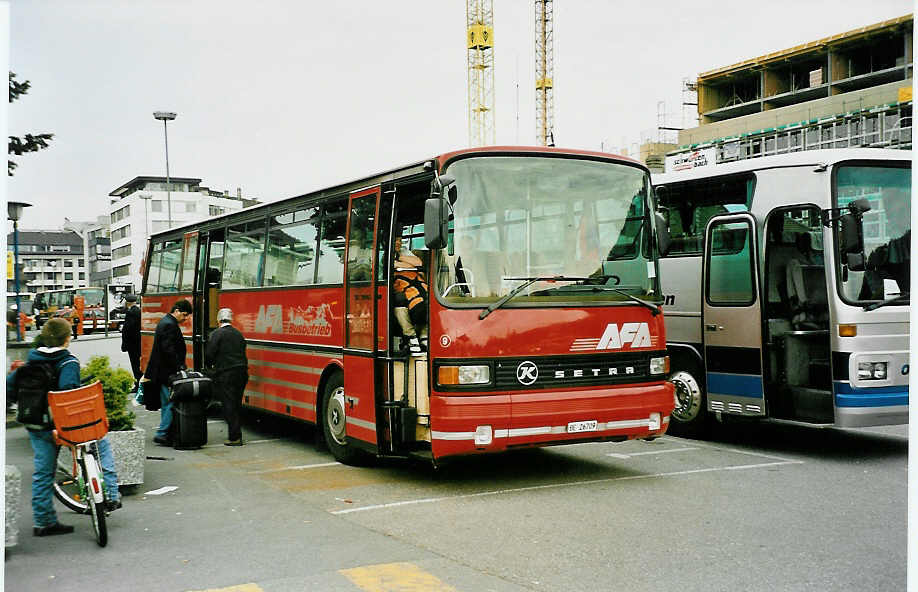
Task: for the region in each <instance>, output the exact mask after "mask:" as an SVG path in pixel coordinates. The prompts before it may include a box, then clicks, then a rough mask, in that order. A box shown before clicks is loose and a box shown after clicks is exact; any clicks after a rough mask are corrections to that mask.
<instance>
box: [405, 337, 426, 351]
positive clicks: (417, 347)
mask: <svg viewBox="0 0 918 592" xmlns="http://www.w3.org/2000/svg"><path fill="white" fill-rule="evenodd" d="M408 351H409V352H411V355H412V356H423V355H424V350H423V349H421V342H420V341H418V338H417V337H409V338H408Z"/></svg>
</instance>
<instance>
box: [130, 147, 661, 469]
mask: <svg viewBox="0 0 918 592" xmlns="http://www.w3.org/2000/svg"><path fill="white" fill-rule="evenodd" d="M653 211H654V209H653V193H652V189H651V185H650V175H649V172H648V171H647V169H646V168H645V167H644V166H642V165H641V164H640V163H638V162H635V161H633V160H630V159H627V158H622V157H618V156H612V155H608V154H602V153H596V152H582V151H574V150H562V149H556V148H542V147H538V148H536V147H488V148H476V149H468V150H461V151H457V152H452V153H448V154H444V155H441V156H436V157H434V158H430V159H427V160H424V161H421V162H417V163H414V164H411V165H408V166H404V167H401V168H398V169H394V170H390V171H387V172H384V173H380V174H377V175H374V176H371V177H366V178H363V179H359V180H357V181H353V182H350V183H345V184H341V185H338V186H335V187H330V188H328V189H324V190H321V191H315V192H312V193H308V194H305V195H300V196H296V197H292V198H289V199H284V200H282V201H277V202H273V203H269V204H264V205H261V206H258V207H254V208H248V209H245V210H242V211H239V212H234V213H231V214H226V215H224V216H220V217H216V218H211V219H209V220H206V221H204V222H199V223H196V224H193V225H189V226H185V227H182V228H175V229H172V230H169V231H164V232H160V233H157V234H155V235H153V236H152V237H151V239H150V246H149V251H148V253H147V258H146V260H147V261H148V262H149V264H148V265H147V269H146V273H145V278H144V290H143V305H142V311H143V314H142V318H143V355H144V359H146V356H147V354H148V352H149V349H150V347H151V345H152V336H153V330H154V328H155V326H156V323H157V322H158V320H159V319H160V318H161V317H162V315H164V314H166V313H167V312H168V311H169V308H170V307H171V305H172V304H173V303H174V302H175V301H176V300H177V299H179V298H186V299H188V300H190V301H191V302H192V303H193V306H194V310H195V314H194V315H193V316H192V318H191V320H189V321H186V324H185V325H184V326H183V328H182V329H183V332H184V334H185V337H186V341H187V343H188V345H189V347H188V357H187V365H188V366H189V367H192V366H193V367H195V368H200V367H201V366H202V365H204V363H205V360H204V359H203V351H204V344H205V343H206V341H207V338H208V336H209V335H210V333H211V332H212V331H213V330H214V329H215V328H216V326H217V323H216V312H217V310H218V309H220V308H223V307H229V308H231V309H232V310H233V311H234V323H235V325H236V327H237V328H238V329H240V330H241V331H242V332H243V334H244V335H245V337H246V339H247V342H248V356H249V374H250V380H249V383H248V385H247V387H246V390H245V394H244V400H243V405H244V406H245V407H248V408H253V409H259V410H262V411H267V412H271V413H275V414H280V415H283V416H287V417H291V418H296V419H300V420H303V421H305V422H310V423H315V424H317V426H318V430H319V431H320V432H321V434H322V435H323V436H324V439H325V442H326V443H327V445H328V447H329V448H330V450H331V452H332V453H333V455H334V456H335V458H336V459H338V460H340V461H342V462H353V461H354V460H356V459H357V457H359V456H361V455H364V454H366V453H369V454H373V455H380V456H420V457H422V458H427V459H430V460H432V461H433V462H436V461H437V460H438V459H442V458H444V457H449V456H455V455H468V454H477V453H491V452H498V451H503V450H508V449H513V448H519V447H531V446H547V445H556V444H569V443H575V442H584V441H600V440H609V441H624V440H629V439H634V438H648V439H652V438H655V437H658V436H660V435H662V434H663V433H664V432H665V431H666V429H667V427H668V424H669V415H670V413H671V412H672V410H673V404H674V398H673V387H672V385H671V384H670V383H668V382H667V381H666V377H667V373H668V366H669V359H668V358H667V356H666V340H665V334H664V328H663V315H662V314H661V309H660V306H659V305H660V304H661V302H662V293H661V291H660V281H659V277H658V272H657V254H658V250H659V249H658V245H657V241H656V240H654V237H655V236H656V234H655V228H656V220H655V218H654V216H653V215H652V212H653ZM397 244H400V245H401V249H402V254H401V255H399V254H395V253H394V251H395V247H396V245H397ZM410 255H413V256H414V259H413V261H415V262H416V263H415V265H416V267H414V268H412V270H413V271H414V276H415V279H418V278H417V276H418V275H420V274H423V276H422V277H424V279H426V282H427V284H426V287H427V294H426V297H425V295H424V290H423V288H424V285H423V284H422V285H420V287H419V289H418V290H416V291H415V293H412V294H410V296H409V297H408V299H407V300H410V301H411V302H413V303H414V304H418V305H419V306H418V307H417V310H415V308H414V305H413V304H411V303H409V306H411V309H410V311H409V312H410V313H411V314H410V315H409V314H405V313H406V311H405V309H406V308H408V307H407V306H406V305H405V301H406V298H404V296H405V294H408V292H398V291H397V290H399V289H400V286H402V287H403V286H404V283H403V282H402V283H400V279H399V277H398V276H399V275H403V274H404V273H405V271H404V270H401V269H396V267H397V266H398V265H396V264H395V261H394V260H395V259H396V257H398V258H400V259H404V260H412V257H410ZM409 271H411V270H409ZM401 279H402V280H404V277H402V278H401ZM414 285H415V287H418V285H417V284H416V283H415V284H414ZM400 308H401V309H402V310H399V309H400ZM406 319H407V320H408V321H409V322H408V325H407V326H406V325H405V321H406ZM412 328H414V329H415V331H414V335H415V336H416V337H424V336H429V342H428V343H427V347H426V348H424V349H423V351H420V352H418V351H412V350H411V349H409V348H408V347H407V343H408V339H406V336H407V335H410V334H411V333H412V331H411V329H412ZM419 341H425V340H423V339H421V340H419ZM414 349H416V348H414Z"/></svg>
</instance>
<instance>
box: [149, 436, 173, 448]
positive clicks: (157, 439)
mask: <svg viewBox="0 0 918 592" xmlns="http://www.w3.org/2000/svg"><path fill="white" fill-rule="evenodd" d="M153 442H154V443H156V444H159V445H160V446H172V440H170V439H169V438H165V437H163V436H155V437H154V438H153Z"/></svg>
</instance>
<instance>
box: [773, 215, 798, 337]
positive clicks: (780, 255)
mask: <svg viewBox="0 0 918 592" xmlns="http://www.w3.org/2000/svg"><path fill="white" fill-rule="evenodd" d="M775 234H777V233H775ZM775 234H772V235H771V236H769V243H768V247H767V251H766V258H767V260H768V266H767V274H766V281H767V282H768V286H767V289H768V298H767V300H766V303H767V309H766V310H767V316H768V318H787V319H789V318H791V308H790V304H789V302H790V300H789V294H788V287H787V280H786V277H787V266H788V264H789V263H790V262H791V261H793V260H795V259H796V258H797V257H798V253H797V247H796V246H795V244H794V240H793V234H788V233H784V232H782V233H780V234H778V235H777V236H775Z"/></svg>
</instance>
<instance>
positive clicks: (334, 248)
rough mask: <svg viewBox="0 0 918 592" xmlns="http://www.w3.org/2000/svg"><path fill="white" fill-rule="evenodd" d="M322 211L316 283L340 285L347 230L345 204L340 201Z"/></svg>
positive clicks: (342, 278)
mask: <svg viewBox="0 0 918 592" xmlns="http://www.w3.org/2000/svg"><path fill="white" fill-rule="evenodd" d="M324 209H325V211H324V212H323V216H322V236H321V237H320V240H319V264H318V273H317V275H316V283H317V284H340V283H343V282H344V233H345V230H346V229H347V204H346V202H343V201H342V202H340V203H335V204H329V205H327V206H325V208H324Z"/></svg>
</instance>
